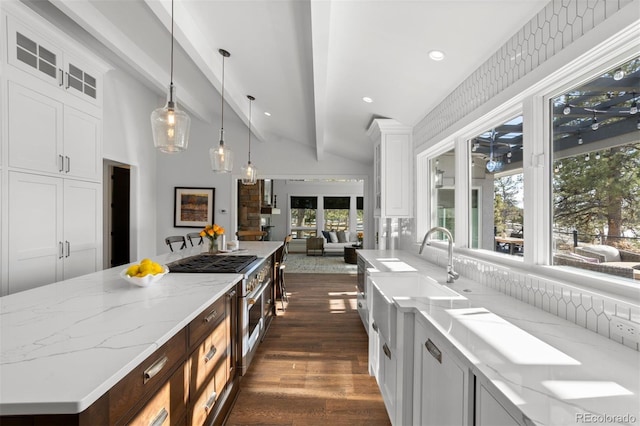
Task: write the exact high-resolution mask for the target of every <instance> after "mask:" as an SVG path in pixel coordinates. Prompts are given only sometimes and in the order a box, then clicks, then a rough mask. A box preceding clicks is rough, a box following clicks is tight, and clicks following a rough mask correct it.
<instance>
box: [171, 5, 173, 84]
mask: <svg viewBox="0 0 640 426" xmlns="http://www.w3.org/2000/svg"><path fill="white" fill-rule="evenodd" d="M171 85H172V86H173V0H171Z"/></svg>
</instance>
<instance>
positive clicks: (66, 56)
mask: <svg viewBox="0 0 640 426" xmlns="http://www.w3.org/2000/svg"><path fill="white" fill-rule="evenodd" d="M0 17H1V22H0V31H1V32H2V33H3V34H5V35H6V38H3V39H2V50H3V52H4V53H5V54H4V55H2V58H6V66H4V65H3V66H2V70H3V71H2V73H1V74H0V83H1V87H2V90H0V94H1V95H2V102H1V103H2V106H3V108H2V112H1V113H2V117H1V122H0V124H2V126H3V127H4V129H3V131H2V133H0V135H1V136H2V150H1V152H2V153H3V154H6V156H5V157H3V169H2V176H3V179H6V180H4V188H6V191H3V194H2V198H3V199H2V201H3V203H6V205H5V209H4V210H3V211H0V212H2V218H1V219H2V220H1V221H0V223H2V224H3V229H4V230H5V231H4V232H3V244H6V245H3V247H6V248H7V249H6V250H3V253H2V254H3V257H2V262H1V264H2V265H3V267H5V266H6V269H4V270H3V271H2V274H0V278H1V279H2V283H1V286H0V295H3V294H9V293H15V292H17V291H22V290H26V289H28V288H33V287H37V286H40V285H44V284H50V283H53V282H55V281H58V280H62V279H67V278H71V277H75V276H78V275H83V274H86V273H90V272H95V271H96V270H98V269H100V265H101V259H102V183H101V181H102V76H103V74H104V72H105V71H106V70H107V69H108V67H107V66H105V64H104V63H103V62H102V61H101V60H100V59H99V58H98V57H96V56H95V55H93V54H92V53H91V52H89V51H87V50H86V49H84V48H82V47H80V45H79V44H78V43H77V42H76V40H73V39H71V38H69V37H68V36H67V35H65V34H63V33H62V32H60V31H59V30H58V29H57V28H55V27H54V26H52V25H51V24H50V23H49V22H47V21H46V20H43V19H42V18H41V17H40V16H39V15H37V14H36V13H34V12H33V11H32V10H31V9H29V8H28V7H25V6H24V5H22V4H20V3H19V2H6V3H3V4H2V9H1V10H0Z"/></svg>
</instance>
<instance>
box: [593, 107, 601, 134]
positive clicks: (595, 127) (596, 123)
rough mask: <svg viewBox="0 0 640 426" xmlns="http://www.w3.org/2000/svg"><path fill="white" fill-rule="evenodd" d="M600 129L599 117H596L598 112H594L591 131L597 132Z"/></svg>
mask: <svg viewBox="0 0 640 426" xmlns="http://www.w3.org/2000/svg"><path fill="white" fill-rule="evenodd" d="M598 128H600V123H598V117H596V112H595V111H593V120H591V130H593V131H596V130H598Z"/></svg>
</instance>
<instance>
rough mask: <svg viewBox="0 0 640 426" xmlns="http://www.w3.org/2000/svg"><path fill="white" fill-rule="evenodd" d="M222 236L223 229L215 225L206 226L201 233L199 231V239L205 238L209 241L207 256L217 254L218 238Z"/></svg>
mask: <svg viewBox="0 0 640 426" xmlns="http://www.w3.org/2000/svg"><path fill="white" fill-rule="evenodd" d="M221 235H224V228H223V227H221V226H218V225H216V224H215V223H214V224H213V225H207V226H205V227H204V229H203V230H202V231H200V236H201V237H207V239H208V240H209V250H208V253H209V254H216V253H217V252H218V237H219V236H221Z"/></svg>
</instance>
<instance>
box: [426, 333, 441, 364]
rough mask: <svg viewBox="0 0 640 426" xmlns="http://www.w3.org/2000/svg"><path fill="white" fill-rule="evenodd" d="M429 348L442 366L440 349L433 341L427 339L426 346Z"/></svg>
mask: <svg viewBox="0 0 640 426" xmlns="http://www.w3.org/2000/svg"><path fill="white" fill-rule="evenodd" d="M424 345H425V346H426V347H427V350H428V351H429V353H430V354H431V356H433V357H434V358H435V359H436V360H437V361H438V362H439V363H440V364H442V352H440V349H438V347H437V346H436V345H435V343H433V342H432V341H431V339H427V341H426V342H425V344H424Z"/></svg>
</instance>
